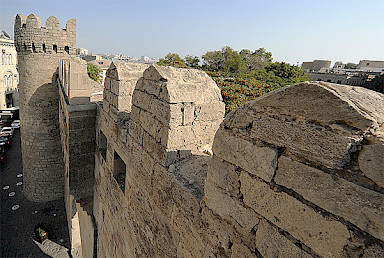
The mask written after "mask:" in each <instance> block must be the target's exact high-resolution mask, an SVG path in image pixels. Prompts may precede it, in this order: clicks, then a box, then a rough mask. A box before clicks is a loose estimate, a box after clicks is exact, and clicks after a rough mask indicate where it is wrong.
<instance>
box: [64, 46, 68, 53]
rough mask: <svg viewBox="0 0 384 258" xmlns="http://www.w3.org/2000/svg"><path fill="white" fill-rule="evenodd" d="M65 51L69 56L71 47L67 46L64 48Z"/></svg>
mask: <svg viewBox="0 0 384 258" xmlns="http://www.w3.org/2000/svg"><path fill="white" fill-rule="evenodd" d="M64 50H65V52H67V54H68V55H69V47H68V46H65V47H64Z"/></svg>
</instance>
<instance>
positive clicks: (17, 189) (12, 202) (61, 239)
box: [0, 129, 70, 257]
mask: <svg viewBox="0 0 384 258" xmlns="http://www.w3.org/2000/svg"><path fill="white" fill-rule="evenodd" d="M22 181H23V177H22V155H21V146H20V130H19V129H16V130H15V134H14V137H13V139H12V146H11V148H9V149H8V150H7V164H6V165H5V167H3V168H0V194H1V206H0V207H1V209H0V220H1V224H0V234H1V238H0V247H1V257H49V256H47V255H45V254H44V253H43V252H42V251H41V250H40V249H39V247H38V246H37V245H36V244H35V243H34V242H33V240H32V238H34V239H36V240H37V238H36V237H35V235H34V228H35V226H36V225H39V224H41V223H42V224H43V225H44V226H45V227H46V229H47V231H48V237H49V239H50V240H52V241H54V242H56V243H58V244H60V245H63V246H65V247H66V248H68V249H69V248H70V246H69V243H70V241H69V234H68V227H67V222H66V215H65V207H64V200H58V201H52V202H46V203H35V202H31V201H29V200H27V199H26V198H25V197H24V195H23V185H22V183H21V182H22Z"/></svg>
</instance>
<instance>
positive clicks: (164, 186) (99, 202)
mask: <svg viewBox="0 0 384 258" xmlns="http://www.w3.org/2000/svg"><path fill="white" fill-rule="evenodd" d="M114 69H115V71H114V72H113V73H112V71H111V70H112V68H110V70H109V71H108V73H107V80H106V84H105V90H106V92H109V91H112V92H113V93H114V94H115V96H116V97H115V98H112V97H107V96H108V94H105V96H106V98H105V99H104V103H103V107H100V108H99V114H98V125H97V135H98V151H97V153H96V175H95V176H96V184H95V196H94V197H95V201H94V204H95V206H94V216H95V221H96V225H97V228H98V243H97V250H98V256H100V257H137V256H150V257H164V256H167V257H173V256H178V257H206V256H207V257H214V256H224V257H254V256H260V255H261V256H263V257H341V256H346V257H354V256H362V257H373V256H380V255H383V254H384V252H383V240H384V235H383V233H384V230H383V227H384V225H383V221H384V211H383V208H384V205H383V203H384V195H383V194H384V189H383V173H384V171H383V167H382V164H383V158H382V157H383V155H382V154H383V153H384V138H383V133H384V127H383V122H384V112H383V110H384V101H383V100H384V96H383V95H382V94H379V93H375V92H372V91H369V90H367V89H363V88H359V87H351V86H344V85H336V84H327V83H317V82H312V83H302V84H298V85H293V86H288V87H285V88H282V89H280V90H277V91H274V92H271V93H269V94H267V95H265V96H263V97H261V98H259V99H257V100H255V101H251V102H249V103H247V104H246V105H245V106H243V107H241V108H239V109H238V110H236V111H235V112H232V113H230V114H229V115H228V116H227V117H226V118H225V120H224V121H223V122H222V123H221V126H220V128H219V129H218V131H217V132H216V130H215V129H216V127H217V126H218V123H219V122H220V121H221V120H222V118H223V115H224V105H223V103H222V102H221V97H220V94H218V93H219V91H218V88H217V86H216V85H214V83H213V82H212V81H211V80H210V79H209V78H208V77H205V76H206V75H204V73H202V72H199V71H196V70H188V69H177V68H171V67H158V66H151V67H149V68H148V69H147V70H145V71H144V73H143V76H142V77H141V78H138V80H137V84H136V87H135V89H134V91H133V94H132V108H131V113H130V115H129V119H128V120H127V119H126V120H125V123H123V124H122V123H119V122H118V121H117V120H119V118H118V116H119V115H118V114H119V111H118V110H117V114H116V110H112V109H111V108H109V109H108V108H105V107H111V106H116V104H113V103H110V100H113V99H115V100H116V99H117V96H118V92H119V82H121V81H125V80H127V78H126V77H125V76H126V75H125V74H126V73H124V69H123V68H121V69H117V70H116V68H114ZM140 71H142V70H140ZM112 74H113V75H112ZM123 74H124V75H123ZM199 85H201V86H199ZM203 85H206V86H203ZM204 89H205V90H204ZM188 91H189V92H188ZM200 92H204V93H203V94H199V93H200ZM199 98H201V99H204V100H201V99H199ZM126 101H128V102H130V100H126ZM201 101H202V102H203V103H201ZM216 103H217V104H216ZM185 107H191V109H190V110H188V108H185ZM125 117H126V116H125ZM202 124H204V125H202ZM112 128H113V130H111V129H112ZM204 129H208V130H206V131H204ZM215 133H216V134H215ZM214 134H215V139H214V142H213V150H212V151H213V156H212V157H211V156H210V155H206V154H207V153H208V154H209V153H210V151H209V147H207V145H208V146H209V145H210V144H211V143H212V140H213V136H214ZM104 137H105V139H106V142H105V143H104V144H106V145H105V148H106V149H103V148H100V144H101V138H104ZM173 146H174V147H175V148H173ZM103 151H105V154H103ZM120 159H121V160H122V162H123V163H124V165H123V166H121V164H120V163H119V162H118V161H119V160H120ZM121 167H123V168H125V169H123V173H124V175H125V176H124V178H123V179H124V181H123V182H124V184H122V183H121V178H119V177H118V176H117V174H118V173H122V172H121Z"/></svg>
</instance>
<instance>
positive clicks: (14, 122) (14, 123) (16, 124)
mask: <svg viewBox="0 0 384 258" xmlns="http://www.w3.org/2000/svg"><path fill="white" fill-rule="evenodd" d="M11 127H12V128H14V129H18V128H20V120H15V121H13V122H12V124H11Z"/></svg>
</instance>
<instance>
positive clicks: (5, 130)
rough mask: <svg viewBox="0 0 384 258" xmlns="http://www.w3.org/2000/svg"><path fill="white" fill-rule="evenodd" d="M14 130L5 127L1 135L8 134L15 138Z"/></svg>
mask: <svg viewBox="0 0 384 258" xmlns="http://www.w3.org/2000/svg"><path fill="white" fill-rule="evenodd" d="M13 132H14V129H13V128H12V127H3V129H1V132H0V134H8V135H9V136H10V137H13Z"/></svg>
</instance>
